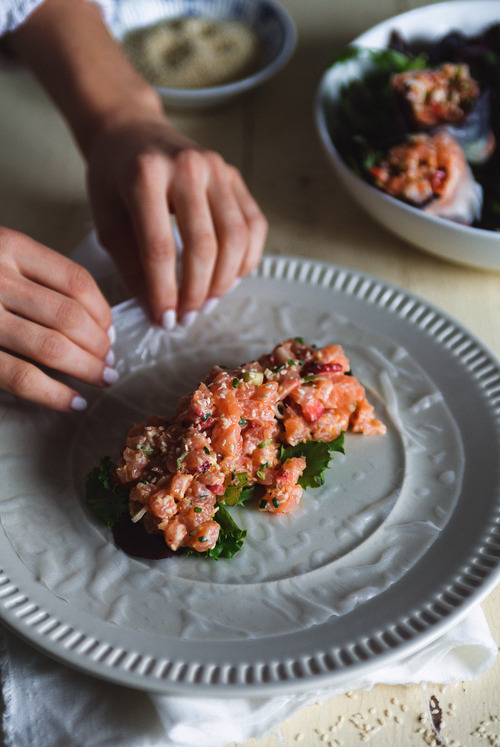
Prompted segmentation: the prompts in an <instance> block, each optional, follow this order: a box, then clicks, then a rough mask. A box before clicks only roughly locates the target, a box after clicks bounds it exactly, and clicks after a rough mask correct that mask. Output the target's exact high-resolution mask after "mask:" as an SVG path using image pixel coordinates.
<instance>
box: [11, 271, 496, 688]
mask: <svg viewBox="0 0 500 747" xmlns="http://www.w3.org/2000/svg"><path fill="white" fill-rule="evenodd" d="M115 323H116V327H117V329H118V333H119V334H118V342H117V345H116V354H117V358H118V364H117V365H118V368H119V369H120V373H121V378H120V380H119V382H118V383H117V384H116V385H115V386H113V387H112V388H110V389H109V390H107V391H106V392H104V393H100V394H98V395H96V393H95V392H90V391H89V392H86V394H87V395H88V396H89V398H90V399H91V402H92V404H91V406H90V408H89V409H88V411H87V412H86V413H85V414H83V416H81V415H79V416H75V417H74V418H73V417H69V418H68V417H66V416H61V415H59V414H56V413H50V412H45V411H43V410H41V409H40V410H37V409H34V408H33V407H29V406H27V405H23V404H22V403H16V402H13V401H12V400H8V401H7V400H5V405H4V407H3V413H2V420H1V427H0V453H1V455H2V459H1V462H0V470H1V474H2V485H3V489H2V491H1V496H0V516H1V527H2V528H1V531H2V533H3V535H4V536H3V537H2V542H1V543H0V563H1V576H0V616H1V619H2V620H3V622H4V623H5V624H6V625H8V626H9V627H11V628H12V629H14V630H15V631H16V632H17V633H19V634H20V635H21V636H23V637H25V638H26V639H28V640H29V641H30V642H31V643H33V644H34V645H36V646H38V647H40V648H41V649H42V650H44V651H46V652H47V653H49V654H50V655H52V656H54V657H56V658H58V659H60V660H62V661H63V662H65V663H67V664H69V665H71V666H75V667H77V668H80V669H83V670H85V671H87V672H89V673H91V674H93V675H96V676H98V677H102V678H108V679H110V680H114V681H117V682H120V683H122V684H126V685H130V686H133V687H136V688H141V689H146V690H150V691H157V692H177V693H190V694H193V695H202V694H203V695H217V694H224V695H227V696H236V695H242V694H244V695H256V694H265V693H268V694H270V693H272V692H285V691H297V690H308V689H309V690H310V689H318V688H321V687H325V686H328V685H333V684H338V683H340V682H343V681H348V680H349V679H352V678H354V677H356V676H358V675H359V674H360V673H363V672H367V671H368V670H374V669H376V668H377V667H381V666H383V665H385V664H387V663H388V662H389V661H392V660H394V659H396V658H399V657H402V656H405V655H408V654H410V653H411V652H414V651H416V650H418V649H420V648H422V647H423V646H425V645H426V644H427V643H429V642H430V641H431V640H433V639H435V638H436V637H437V636H439V635H441V634H442V633H444V632H445V631H446V630H447V629H448V628H449V627H450V626H452V625H454V624H455V623H456V622H457V621H458V620H459V619H460V618H461V617H462V616H464V615H465V614H466V613H467V611H468V609H469V608H470V606H471V605H473V604H476V603H478V602H479V601H480V600H481V599H483V598H484V597H485V596H486V595H487V594H488V593H489V592H491V590H492V589H493V587H494V585H495V584H496V583H497V581H498V577H499V567H498V566H499V562H498V559H499V557H500V536H499V530H498V526H499V525H498V516H499V508H500V460H499V458H498V455H499V446H500V428H499V426H500V368H499V364H498V361H497V360H495V358H494V356H493V355H492V354H491V353H490V352H489V351H488V350H487V349H485V348H484V346H483V345H482V344H481V343H480V342H479V341H478V340H476V339H475V338H474V337H473V336H472V335H471V334H470V333H469V332H468V331H467V330H465V329H464V328H463V327H461V326H460V325H459V324H458V323H457V322H455V321H454V320H453V319H450V318H449V317H447V316H446V315H445V314H443V313H442V312H441V311H439V310H438V309H436V308H433V307H431V306H429V305H428V304H427V303H425V302H424V301H422V300H420V299H418V298H416V297H415V296H413V295H411V294H410V293H408V292H407V291H405V290H402V289H399V288H396V287H394V286H392V285H390V284H388V283H386V282H384V281H382V280H380V279H377V278H374V277H370V276H366V275H363V274H360V273H358V272H355V271H352V270H348V269H345V268H341V267H337V266H335V265H332V264H326V263H324V264H322V263H319V262H313V261H308V260H302V259H297V258H286V257H279V258H278V257H271V256H268V257H265V259H264V260H263V262H262V263H261V266H260V268H259V270H258V272H257V273H256V274H255V275H254V276H252V277H250V278H247V279H245V280H244V281H243V282H242V283H241V285H240V286H239V287H238V290H237V291H234V292H233V293H231V294H228V295H227V296H226V297H225V298H224V299H223V300H222V301H221V302H220V304H219V306H218V307H217V309H216V311H215V312H214V313H213V314H211V315H201V316H200V317H199V319H198V320H197V322H196V323H195V324H194V325H193V326H192V327H191V328H189V329H188V330H185V329H178V330H176V331H174V332H173V333H167V332H164V331H163V330H160V329H156V328H151V327H150V326H149V324H148V321H147V316H146V315H145V313H144V311H143V309H142V308H141V307H140V305H138V304H137V303H136V302H126V303H124V304H122V305H120V306H118V307H116V308H115ZM296 335H300V336H302V337H304V339H305V340H307V341H309V342H315V343H317V344H320V345H322V344H325V343H327V342H338V343H341V344H342V345H343V346H344V348H345V350H346V352H347V354H348V355H349V357H350V359H351V363H352V367H353V370H354V372H355V374H356V375H357V377H358V378H359V379H360V380H361V381H362V382H363V384H364V385H365V386H366V388H367V389H368V390H369V396H370V398H371V400H372V401H373V402H374V403H375V404H376V408H377V412H378V414H379V416H380V417H381V418H382V419H383V420H385V422H386V423H387V426H388V433H387V435H386V436H383V437H379V436H373V437H367V436H366V437H365V436H357V435H352V434H351V435H349V437H348V438H347V441H346V447H347V448H346V455H345V456H342V455H335V457H334V463H333V466H332V469H331V470H329V473H328V479H327V481H326V483H325V485H324V486H323V487H322V488H320V489H317V490H314V491H313V490H310V491H307V492H306V494H305V495H304V497H303V499H302V502H301V504H300V506H299V507H298V509H297V510H296V511H295V512H293V513H292V514H289V515H287V516H281V517H280V516H274V517H273V516H268V515H261V514H258V512H256V511H252V510H251V509H245V510H243V509H240V510H239V511H240V512H239V513H238V514H235V518H236V520H237V522H238V523H239V524H240V526H242V527H245V528H246V529H247V531H248V537H247V541H246V544H245V545H244V547H243V549H242V550H241V552H240V553H239V554H238V555H237V556H236V557H235V558H234V559H233V560H231V561H219V562H214V561H206V560H201V559H192V558H175V559H170V560H165V561H140V560H135V559H132V558H129V557H128V556H126V555H124V554H123V553H122V552H120V551H119V550H117V549H116V548H115V546H114V545H113V542H112V538H111V537H110V534H109V532H108V531H107V530H106V529H105V528H103V527H100V526H98V525H97V523H96V522H95V521H94V520H93V518H92V517H91V516H90V515H89V514H88V513H87V511H86V509H85V506H84V503H83V484H84V480H85V475H86V473H87V472H88V470H89V469H90V468H91V467H93V466H94V465H95V464H96V463H97V461H98V459H99V457H100V456H102V455H104V454H109V455H110V456H117V455H118V452H119V450H120V447H121V446H122V444H123V440H124V436H125V433H126V431H127V430H128V428H129V427H130V425H131V424H132V423H134V422H138V421H140V420H142V419H143V418H144V417H146V416H147V415H148V414H149V413H150V412H160V413H164V414H168V413H169V412H170V411H171V409H172V408H173V405H174V403H175V401H176V399H177V398H178V397H179V396H180V395H181V394H183V393H185V392H186V391H187V390H188V389H189V388H190V387H191V386H192V385H195V384H196V383H197V381H198V380H199V378H200V376H202V375H203V374H204V373H206V372H207V370H208V369H209V367H210V366H211V365H212V364H213V363H223V364H227V365H232V364H238V363H242V362H244V361H245V360H250V359H252V358H253V357H255V356H256V355H259V354H260V353H262V352H265V351H268V350H270V349H271V347H272V346H273V345H274V344H275V343H276V342H278V341H280V340H282V339H285V338H287V337H290V336H296Z"/></svg>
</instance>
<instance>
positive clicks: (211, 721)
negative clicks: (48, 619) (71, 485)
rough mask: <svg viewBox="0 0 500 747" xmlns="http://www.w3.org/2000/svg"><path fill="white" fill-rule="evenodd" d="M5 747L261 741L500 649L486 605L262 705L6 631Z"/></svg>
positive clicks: (442, 680) (479, 665)
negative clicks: (361, 665)
mask: <svg viewBox="0 0 500 747" xmlns="http://www.w3.org/2000/svg"><path fill="white" fill-rule="evenodd" d="M2 643H3V645H2V649H1V657H0V658H1V673H2V687H3V696H4V701H5V712H4V721H3V726H4V737H5V745H6V747H48V745H50V747H68V745H71V747H166V746H167V745H169V746H170V745H171V746H175V747H181V746H182V747H193V745H196V747H224V745H227V744H229V743H230V742H237V743H244V742H246V741H247V740H248V739H251V738H252V737H254V738H256V739H259V738H261V737H263V736H265V735H266V734H268V733H269V732H271V731H272V730H273V729H275V728H276V727H278V726H279V724H280V723H281V722H282V721H284V720H285V719H287V718H289V717H290V716H292V715H293V714H294V713H296V712H297V711H298V710H300V709H301V708H304V707H305V706H307V705H311V704H313V703H316V702H318V701H325V700H327V699H329V698H332V697H334V696H336V695H340V694H342V693H345V692H348V691H350V690H357V689H370V688H372V687H373V686H374V685H376V684H403V685H404V684H413V683H415V684H418V683H421V682H433V683H439V684H447V683H450V682H454V681H469V680H473V679H475V678H477V677H479V676H480V675H481V674H483V673H484V672H486V671H487V670H488V669H489V668H490V667H491V666H493V664H494V663H495V660H496V657H497V652H498V649H497V645H496V643H495V641H494V640H493V638H492V636H491V633H490V630H489V627H488V624H487V622H486V618H485V616H484V613H483V611H482V609H481V607H480V606H477V607H475V608H472V609H471V610H470V612H469V613H468V614H467V616H466V617H465V618H463V619H462V620H461V621H460V622H459V623H458V624H457V625H456V626H455V627H454V628H453V629H452V630H450V631H449V632H447V633H446V634H445V635H443V636H442V637H441V638H439V639H438V640H436V641H434V642H433V643H432V644H431V645H430V646H428V647H427V648H425V649H424V650H423V651H419V652H418V653H416V654H413V655H412V656H409V657H407V658H406V659H404V660H401V661H396V662H394V663H392V664H390V665H389V666H387V667H385V668H383V669H380V670H377V671H375V672H371V673H369V674H368V675H366V676H362V677H360V678H358V679H355V680H351V681H346V682H344V683H342V685H339V686H337V687H335V688H331V689H324V690H318V691H314V692H306V693H294V694H291V695H289V694H286V695H280V696H274V697H266V698H235V699H227V700H224V699H221V698H217V699H215V698H214V699H212V698H190V697H181V696H176V695H172V696H169V695H150V694H148V693H145V692H137V691H135V690H131V689H128V688H125V687H121V686H119V685H114V684H111V683H108V682H104V681H100V680H97V679H94V678H93V677H90V676H88V675H86V674H82V673H80V672H77V671H74V670H72V669H69V668H67V667H65V666H64V665H62V664H59V663H58V662H56V661H53V660H52V659H50V658H49V657H47V656H45V655H43V654H41V653H39V652H38V651H36V650H35V649H34V648H31V647H30V646H29V645H27V644H25V643H24V642H23V641H21V640H20V639H19V638H17V637H16V636H14V635H12V634H11V633H10V632H8V631H3V641H2Z"/></svg>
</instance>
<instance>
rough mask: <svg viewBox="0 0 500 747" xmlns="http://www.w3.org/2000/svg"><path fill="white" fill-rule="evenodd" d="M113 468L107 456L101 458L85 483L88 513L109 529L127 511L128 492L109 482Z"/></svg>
mask: <svg viewBox="0 0 500 747" xmlns="http://www.w3.org/2000/svg"><path fill="white" fill-rule="evenodd" d="M113 467H114V464H113V461H112V459H111V458H110V457H109V456H105V457H102V459H101V460H100V462H99V465H98V466H97V467H94V469H93V470H92V471H91V472H89V474H88V476H87V480H86V483H85V499H86V502H87V505H88V507H89V509H90V511H91V512H92V513H93V514H94V516H95V517H96V519H98V520H99V521H100V522H101V523H102V524H105V525H106V526H107V527H109V528H111V527H112V526H113V525H114V524H116V522H117V521H119V519H121V517H122V516H123V515H124V514H125V513H126V511H127V510H128V491H127V490H124V489H123V488H120V487H119V486H118V485H116V484H115V483H113V482H112V481H111V474H112V470H113Z"/></svg>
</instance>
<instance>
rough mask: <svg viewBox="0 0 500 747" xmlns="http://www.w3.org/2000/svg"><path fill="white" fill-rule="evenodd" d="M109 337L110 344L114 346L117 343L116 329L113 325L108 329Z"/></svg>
mask: <svg viewBox="0 0 500 747" xmlns="http://www.w3.org/2000/svg"><path fill="white" fill-rule="evenodd" d="M108 337H109V341H110V343H111V344H112V345H113V343H114V342H116V329H115V327H114V325H113V324H112V325H111V327H110V328H109V329H108Z"/></svg>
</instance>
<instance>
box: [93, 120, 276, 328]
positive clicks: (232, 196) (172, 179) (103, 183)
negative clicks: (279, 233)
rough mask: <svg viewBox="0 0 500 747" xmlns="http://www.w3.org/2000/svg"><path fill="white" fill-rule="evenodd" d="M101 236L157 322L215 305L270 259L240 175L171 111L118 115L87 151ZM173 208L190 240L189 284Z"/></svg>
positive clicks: (169, 322)
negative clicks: (188, 134)
mask: <svg viewBox="0 0 500 747" xmlns="http://www.w3.org/2000/svg"><path fill="white" fill-rule="evenodd" d="M85 155H86V158H87V163H88V185H89V194H90V200H91V204H92V209H93V214H94V220H95V223H96V228H97V232H98V236H99V239H100V241H101V243H102V244H103V246H104V247H105V248H106V249H108V251H109V252H110V253H111V254H112V256H113V257H114V259H115V261H116V263H117V265H118V267H119V269H120V271H121V273H122V275H123V277H124V279H125V281H126V282H127V283H128V285H129V287H130V288H131V290H132V291H133V292H136V293H139V292H141V291H144V290H145V291H146V292H147V295H148V299H149V303H150V307H151V312H152V315H153V318H154V320H155V321H157V322H159V323H161V324H163V325H164V326H165V327H167V328H168V329H171V328H172V327H173V326H174V325H175V323H176V321H177V320H180V321H181V322H182V323H184V324H188V323H190V322H191V321H192V320H193V318H194V316H195V315H196V313H197V312H198V311H199V310H200V309H202V308H206V309H208V308H212V307H213V305H214V304H215V303H216V301H217V299H219V298H220V297H221V296H222V295H223V294H224V293H225V292H226V291H228V290H229V289H230V288H231V287H232V286H233V285H234V283H235V281H236V280H237V279H238V278H240V277H243V276H244V275H245V274H247V273H248V272H250V271H251V270H253V269H254V268H255V267H256V266H257V264H258V262H259V260H260V257H261V255H262V251H263V248H264V242H265V238H266V234H267V222H266V219H265V218H264V216H263V215H262V213H261V211H260V209H259V207H258V206H257V204H256V202H255V200H254V199H253V197H252V196H251V195H250V193H249V191H248V189H247V187H246V185H245V183H244V181H243V178H242V176H241V174H240V173H239V171H238V170H237V169H235V168H234V167H232V166H230V165H228V164H227V163H226V162H225V161H224V160H223V159H222V157H221V156H220V155H219V154H217V153H215V152H213V151H209V150H204V149H203V148H201V147H199V146H197V145H196V144H194V143H192V142H191V141H190V140H188V139H187V138H185V137H183V136H182V135H180V134H179V133H178V132H177V131H176V130H175V129H174V128H173V127H172V126H171V125H170V124H169V122H168V120H167V119H166V117H165V116H164V114H163V112H162V111H154V109H153V110H143V111H141V112H139V113H138V114H137V115H136V116H134V117H132V118H130V117H128V118H127V119H126V120H125V121H119V120H115V121H113V122H112V123H111V124H109V122H108V125H107V126H106V127H104V128H102V129H101V130H100V131H98V133H97V135H95V136H94V138H93V140H92V143H91V144H90V146H89V147H88V149H87V151H86V154H85ZM170 213H173V214H175V217H176V219H177V226H178V228H179V232H180V234H181V237H182V241H183V245H184V249H183V253H182V271H181V281H180V287H178V285H177V276H176V247H175V241H174V237H173V234H172V224H171V219H170Z"/></svg>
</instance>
